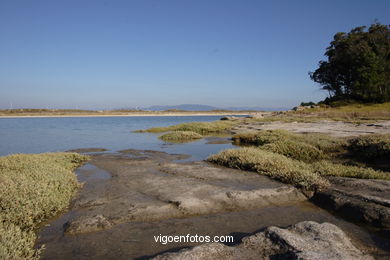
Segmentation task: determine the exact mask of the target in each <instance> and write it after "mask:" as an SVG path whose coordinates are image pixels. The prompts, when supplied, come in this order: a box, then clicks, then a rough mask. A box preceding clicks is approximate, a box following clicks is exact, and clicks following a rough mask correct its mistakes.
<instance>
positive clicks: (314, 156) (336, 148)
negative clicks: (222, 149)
mask: <svg viewBox="0 0 390 260" xmlns="http://www.w3.org/2000/svg"><path fill="white" fill-rule="evenodd" d="M233 141H234V142H235V143H236V144H244V145H255V146H259V147H261V148H262V149H265V150H269V151H272V152H275V153H279V154H283V155H285V156H287V157H290V158H293V159H297V160H301V161H305V162H311V161H315V160H320V159H324V158H327V157H328V156H329V155H331V154H336V153H340V152H341V151H343V150H344V149H345V146H346V144H347V143H346V141H345V139H341V138H336V137H331V136H327V135H324V134H318V133H307V134H294V133H290V132H287V131H285V130H263V131H258V132H247V133H242V134H237V135H234V136H233Z"/></svg>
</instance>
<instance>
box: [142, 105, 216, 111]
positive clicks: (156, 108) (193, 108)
mask: <svg viewBox="0 0 390 260" xmlns="http://www.w3.org/2000/svg"><path fill="white" fill-rule="evenodd" d="M216 109H218V108H217V107H213V106H206V105H198V104H183V105H176V106H150V107H145V108H143V110H150V111H164V110H185V111H210V110H216Z"/></svg>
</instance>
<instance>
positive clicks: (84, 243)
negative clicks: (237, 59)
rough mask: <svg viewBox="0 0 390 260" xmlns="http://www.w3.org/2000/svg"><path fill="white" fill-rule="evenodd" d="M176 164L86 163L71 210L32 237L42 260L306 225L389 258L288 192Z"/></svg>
mask: <svg viewBox="0 0 390 260" xmlns="http://www.w3.org/2000/svg"><path fill="white" fill-rule="evenodd" d="M182 158H183V156H182V155H170V154H166V153H161V152H154V151H138V150H127V151H123V152H121V153H117V154H99V155H95V156H93V159H92V160H91V161H90V162H89V164H87V165H84V166H83V167H80V168H79V169H78V170H77V174H78V178H79V179H80V180H83V181H85V184H84V186H83V188H82V189H81V190H80V191H79V193H78V195H77V197H76V199H75V200H74V201H73V202H72V206H71V208H70V210H69V211H68V212H67V213H65V214H63V215H62V216H59V217H58V218H56V219H54V220H52V221H51V222H50V223H48V225H47V226H46V227H44V228H43V229H42V230H41V232H40V233H39V241H38V246H39V245H42V244H45V248H46V249H45V251H44V253H43V256H42V259H56V260H58V259H94V260H95V259H149V258H151V257H154V256H157V255H159V254H161V253H162V252H166V251H172V250H173V251H178V250H180V249H183V248H185V247H193V246H197V245H199V244H197V243H191V242H183V243H168V244H162V243H158V242H156V241H155V240H154V237H155V236H159V235H160V234H161V235H187V234H191V235H196V234H198V235H209V236H221V235H231V236H233V237H234V245H236V244H240V242H241V239H242V238H244V237H246V236H250V235H253V234H254V233H256V232H259V231H260V230H263V229H265V228H267V227H269V226H279V227H286V226H289V225H292V224H296V223H298V222H301V221H306V220H311V221H316V222H320V223H322V222H329V223H333V224H336V225H337V226H339V227H341V228H342V229H343V230H344V231H345V232H347V233H348V235H349V236H350V237H352V238H353V244H354V245H355V246H357V247H358V248H359V249H362V250H363V251H365V252H368V253H370V254H373V255H375V256H376V257H377V256H379V257H378V258H381V257H382V258H383V259H386V258H388V257H390V253H389V252H388V251H389V250H388V249H389V248H390V241H389V240H386V239H382V238H381V237H378V236H376V235H375V234H372V233H368V232H367V231H366V230H364V229H362V228H360V227H359V226H356V225H354V224H351V223H348V222H346V221H344V220H342V219H339V218H336V217H334V216H333V215H331V214H330V213H328V212H327V211H326V210H324V209H321V208H319V207H317V206H314V205H313V204H312V203H310V202H308V201H307V200H306V197H304V196H303V195H302V193H301V192H299V191H298V190H297V189H295V188H293V187H292V186H289V185H284V184H281V183H279V182H276V181H273V180H270V179H269V178H267V177H264V176H259V175H258V174H256V173H253V172H244V171H239V170H234V169H226V168H222V167H218V166H214V165H211V164H208V163H205V162H193V163H175V162H174V161H175V160H178V159H182ZM230 246H232V245H230Z"/></svg>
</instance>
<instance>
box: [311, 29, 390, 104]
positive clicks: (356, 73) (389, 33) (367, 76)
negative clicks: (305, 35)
mask: <svg viewBox="0 0 390 260" xmlns="http://www.w3.org/2000/svg"><path fill="white" fill-rule="evenodd" d="M325 56H327V60H326V61H320V62H319V67H318V69H317V70H315V71H314V72H310V73H309V75H310V78H311V79H312V80H314V81H315V82H317V83H319V84H320V85H321V86H322V89H323V90H327V91H328V92H329V95H330V98H331V99H333V100H340V99H354V100H358V101H362V102H386V101H390V25H382V24H380V23H374V24H372V25H371V26H370V27H369V28H367V27H366V26H360V27H356V28H354V29H352V30H351V31H350V32H349V33H344V32H339V33H336V34H335V35H334V38H333V41H332V42H331V43H330V46H329V47H328V48H327V49H326V52H325Z"/></svg>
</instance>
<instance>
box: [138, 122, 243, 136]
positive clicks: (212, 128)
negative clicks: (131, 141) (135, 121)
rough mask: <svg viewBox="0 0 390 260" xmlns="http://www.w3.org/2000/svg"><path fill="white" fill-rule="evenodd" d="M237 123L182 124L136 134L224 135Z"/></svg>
mask: <svg viewBox="0 0 390 260" xmlns="http://www.w3.org/2000/svg"><path fill="white" fill-rule="evenodd" d="M237 124H238V122H237V121H229V120H217V121H213V122H191V123H183V124H178V125H173V126H167V127H154V128H149V129H146V130H138V131H136V132H138V133H145V132H147V133H163V132H169V131H191V132H195V133H198V134H200V135H209V134H222V133H226V132H227V131H228V130H230V129H231V128H232V127H234V126H235V125H237Z"/></svg>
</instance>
